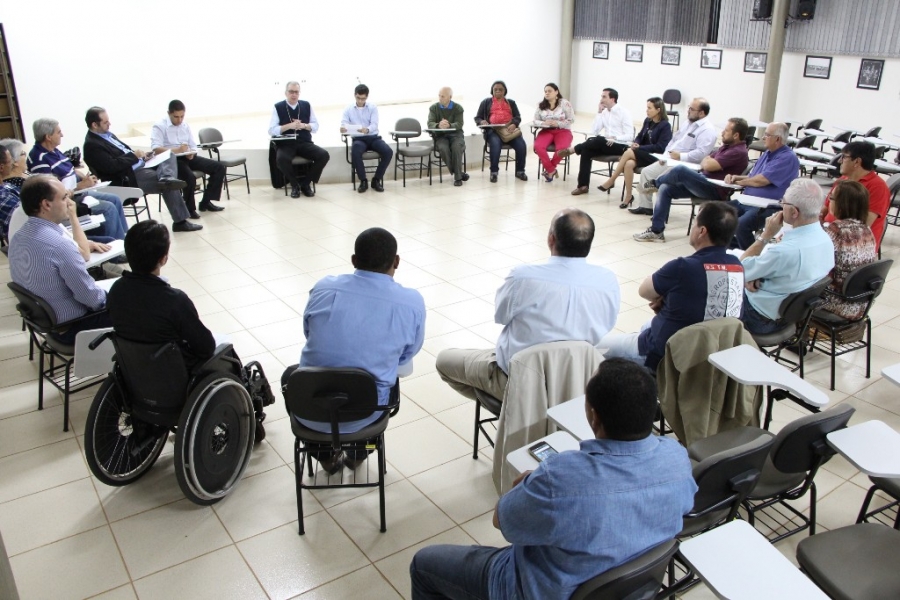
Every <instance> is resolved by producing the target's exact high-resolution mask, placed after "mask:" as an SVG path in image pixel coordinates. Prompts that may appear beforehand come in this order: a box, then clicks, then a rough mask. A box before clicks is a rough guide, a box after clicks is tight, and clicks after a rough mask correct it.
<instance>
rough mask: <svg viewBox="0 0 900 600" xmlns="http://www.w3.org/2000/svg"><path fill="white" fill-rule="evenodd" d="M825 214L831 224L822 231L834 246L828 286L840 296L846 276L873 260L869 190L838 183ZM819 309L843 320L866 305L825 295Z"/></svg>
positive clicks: (856, 315) (860, 312) (858, 314)
mask: <svg viewBox="0 0 900 600" xmlns="http://www.w3.org/2000/svg"><path fill="white" fill-rule="evenodd" d="M828 212H830V213H831V214H832V215H834V221H832V222H831V223H827V224H826V226H825V231H826V232H827V233H828V236H829V237H830V238H831V241H832V243H833V244H834V269H832V271H831V273H830V274H829V277H831V285H830V286H829V287H830V288H831V290H833V291H835V292H837V293H840V292H841V290H842V289H843V287H844V280H845V279H846V278H847V275H849V274H850V273H851V272H852V271H853V270H854V269H857V268H859V267H862V266H865V265H868V264H871V263H873V262H875V260H876V259H877V255H876V252H875V235H874V234H873V233H872V230H871V229H870V228H869V226H868V225H866V219H867V218H868V216H869V191H868V190H866V188H865V187H864V186H863V185H862V184H861V183H859V182H856V181H850V180H841V181H838V182H837V183H836V184H835V186H834V189H832V191H831V201H830V202H829V204H828ZM822 309H823V310H827V311H828V312H832V313H834V314H836V315H838V316H840V317H843V318H845V319H850V320H856V319H859V318H861V317H862V316H863V313H864V312H865V309H866V303H865V302H846V301H843V300H840V299H838V298H836V297H835V296H832V295H831V294H825V304H823V305H822Z"/></svg>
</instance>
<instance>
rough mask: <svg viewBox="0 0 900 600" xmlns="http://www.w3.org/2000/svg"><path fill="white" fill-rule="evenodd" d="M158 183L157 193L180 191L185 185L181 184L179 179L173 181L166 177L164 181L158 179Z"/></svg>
mask: <svg viewBox="0 0 900 600" xmlns="http://www.w3.org/2000/svg"><path fill="white" fill-rule="evenodd" d="M158 183H159V191H160V192H168V191H171V190H181V189H184V187H185V186H186V185H187V184H186V183H185V182H183V181H182V180H180V179H173V178H170V177H167V178H165V179H160V180H159V181H158Z"/></svg>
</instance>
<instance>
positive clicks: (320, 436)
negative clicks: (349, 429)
mask: <svg viewBox="0 0 900 600" xmlns="http://www.w3.org/2000/svg"><path fill="white" fill-rule="evenodd" d="M381 414H382V416H381V418H380V419H378V420H377V421H375V422H374V423H371V424H369V425H366V426H365V427H363V428H362V429H360V430H359V431H354V432H353V433H342V434H341V441H342V442H359V441H363V440H368V439H371V438H374V437H378V436H379V435H381V434H382V433H384V430H385V429H387V425H388V420H389V419H390V415H388V413H387V412H383V413H381ZM291 429H292V430H293V432H294V436H295V437H297V438H300V439H301V440H302V441H304V442H315V443H317V444H330V443H331V433H323V432H321V431H316V430H315V429H310V428H309V427H306V426H305V425H303V423H301V422H300V421H298V420H297V419H296V418H294V417H291Z"/></svg>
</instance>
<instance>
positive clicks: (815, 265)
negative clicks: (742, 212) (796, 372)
mask: <svg viewBox="0 0 900 600" xmlns="http://www.w3.org/2000/svg"><path fill="white" fill-rule="evenodd" d="M822 196H823V194H822V188H821V187H819V184H818V183H816V182H815V181H813V180H811V179H806V178H802V179H795V180H794V181H793V182H792V183H791V184H790V187H788V189H787V192H785V194H784V200H782V201H781V207H782V210H781V211H780V212H776V213H775V214H773V215H771V216H770V217H769V218H768V219H766V225H765V228H764V229H763V231H762V234H761V235H760V236H759V237H758V238H756V241H754V242H753V244H751V245H750V247H749V248H747V251H746V252H744V254H743V256H741V262H743V263H744V279H745V280H746V283H745V288H746V294H745V302H744V318H743V321H744V327H745V328H746V329H747V331H749V332H750V333H758V334H766V333H772V332H775V331H778V330H779V329H780V328H781V327H783V326H784V323H781V322H779V319H780V317H781V314H780V309H781V303H782V301H784V299H785V298H787V297H788V296H789V295H790V294H793V293H794V292H799V291H802V290H805V289H807V288H809V287H810V286H811V285H813V284H814V283H816V282H817V281H819V280H820V279H822V278H823V277H825V276H826V275H828V273H830V272H831V269H832V268H833V267H834V244H832V242H831V238H830V237H828V234H827V233H825V230H824V229H822V226H821V225H820V224H819V213H820V212H821V210H822V204H823V197H822ZM785 223H787V224H788V225H791V226H792V227H791V229H788V230H787V231H785V233H784V237H783V238H782V240H781V241H780V242H778V243H775V241H776V240H775V236H777V235H778V232H779V231H781V228H782V227H783V225H784V224H785ZM767 244H772V245H771V246H769V248H767V249H766V251H765V252H763V248H765V247H766V245H767Z"/></svg>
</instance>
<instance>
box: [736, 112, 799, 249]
mask: <svg viewBox="0 0 900 600" xmlns="http://www.w3.org/2000/svg"><path fill="white" fill-rule="evenodd" d="M787 136H788V126H787V125H785V124H784V123H769V125H768V126H767V127H766V133H765V135H764V136H763V143H764V144H765V145H766V151H765V152H763V155H762V156H760V157H759V160H757V161H756V164H755V165H753V169H752V170H751V171H750V174H749V175H727V176H726V177H725V183H733V184H735V185H739V186H741V187H742V188H743V189H742V190H741V193H742V194H743V195H745V196H755V197H757V198H768V199H770V200H772V203H771V204H770V205H769V206H768V207H766V208H757V207H754V206H746V205H744V204H741V203H740V202H738V201H737V200H732V201H731V205H732V206H734V207H735V208H736V209H737V211H738V215H739V216H738V228H737V232H736V233H735V236H734V237H735V240H734V242H733V243H735V244H736V245H737V247H738V248H740V249H741V250H746V249H747V248H749V247H750V245H751V244H752V243H753V239H754V237H753V234H754V233H755V232H756V230H758V229H759V228H760V226H761V225H762V224H763V222H764V221H765V219H766V218H767V217H769V216H770V215H772V214H774V213H775V212H776V211H778V210H780V207H779V206H778V201H779V200H781V198H782V197H783V196H784V192H785V190H787V189H788V186H789V185H790V184H791V182H792V181H793V180H795V179H796V178H797V175H798V174H799V173H800V161H799V160H798V159H797V155H795V154H794V152H793V150H791V149H790V148H789V147H788V146H787V145H785V144H786V141H787Z"/></svg>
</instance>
